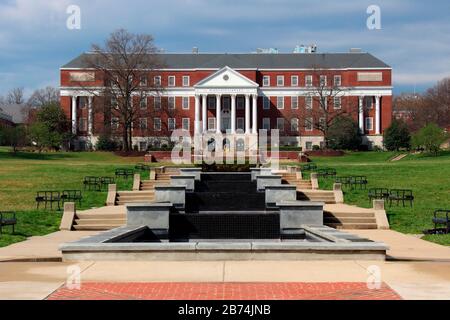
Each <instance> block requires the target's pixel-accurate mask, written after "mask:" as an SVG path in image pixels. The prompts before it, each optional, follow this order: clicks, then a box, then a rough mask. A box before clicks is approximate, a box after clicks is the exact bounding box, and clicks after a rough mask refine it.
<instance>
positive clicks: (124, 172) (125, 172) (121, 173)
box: [116, 169, 134, 179]
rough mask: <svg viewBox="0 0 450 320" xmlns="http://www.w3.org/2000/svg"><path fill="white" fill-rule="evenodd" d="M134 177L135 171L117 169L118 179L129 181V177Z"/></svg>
mask: <svg viewBox="0 0 450 320" xmlns="http://www.w3.org/2000/svg"><path fill="white" fill-rule="evenodd" d="M132 176H134V170H133V169H116V177H119V178H120V177H122V178H125V179H128V177H132Z"/></svg>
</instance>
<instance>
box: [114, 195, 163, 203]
mask: <svg viewBox="0 0 450 320" xmlns="http://www.w3.org/2000/svg"><path fill="white" fill-rule="evenodd" d="M154 199H155V197H154V196H136V197H117V199H116V202H130V201H133V202H138V201H153V200H154Z"/></svg>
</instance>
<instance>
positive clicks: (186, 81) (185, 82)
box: [183, 76, 191, 87]
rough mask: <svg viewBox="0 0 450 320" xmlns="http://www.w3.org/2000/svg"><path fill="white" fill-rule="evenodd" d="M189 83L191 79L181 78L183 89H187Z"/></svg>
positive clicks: (187, 77)
mask: <svg viewBox="0 0 450 320" xmlns="http://www.w3.org/2000/svg"><path fill="white" fill-rule="evenodd" d="M190 83H191V77H189V76H183V87H189V86H190Z"/></svg>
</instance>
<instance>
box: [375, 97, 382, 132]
mask: <svg viewBox="0 0 450 320" xmlns="http://www.w3.org/2000/svg"><path fill="white" fill-rule="evenodd" d="M380 98H381V97H380V96H376V97H375V113H376V115H375V117H376V124H375V126H376V130H375V134H381V110H380Z"/></svg>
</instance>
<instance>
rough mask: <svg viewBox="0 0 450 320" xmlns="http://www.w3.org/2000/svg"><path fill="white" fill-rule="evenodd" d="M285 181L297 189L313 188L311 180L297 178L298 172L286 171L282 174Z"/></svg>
mask: <svg viewBox="0 0 450 320" xmlns="http://www.w3.org/2000/svg"><path fill="white" fill-rule="evenodd" d="M282 180H283V183H285V184H290V185H293V186H296V187H297V190H311V189H312V185H311V181H310V180H300V179H297V174H296V173H284V174H283V175H282Z"/></svg>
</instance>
